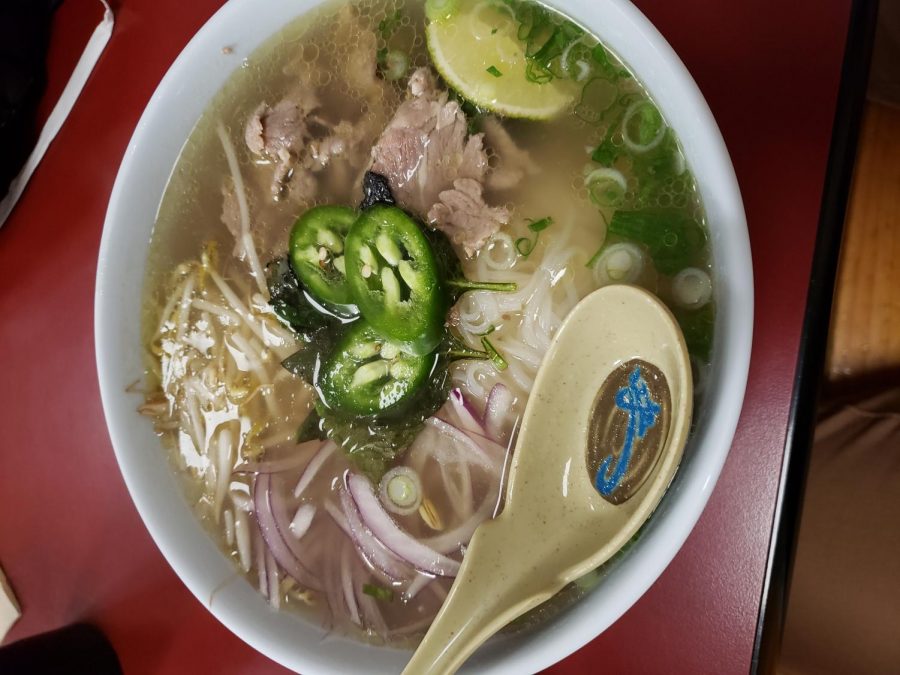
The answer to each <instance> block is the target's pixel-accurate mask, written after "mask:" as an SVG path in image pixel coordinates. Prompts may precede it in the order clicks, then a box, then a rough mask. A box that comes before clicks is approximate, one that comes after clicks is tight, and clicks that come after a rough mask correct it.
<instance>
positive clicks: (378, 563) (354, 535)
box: [340, 489, 412, 581]
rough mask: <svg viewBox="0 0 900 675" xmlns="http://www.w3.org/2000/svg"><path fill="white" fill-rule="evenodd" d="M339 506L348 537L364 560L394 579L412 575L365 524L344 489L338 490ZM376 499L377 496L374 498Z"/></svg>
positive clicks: (397, 579)
mask: <svg viewBox="0 0 900 675" xmlns="http://www.w3.org/2000/svg"><path fill="white" fill-rule="evenodd" d="M340 497H341V506H342V507H343V509H344V516H345V517H346V519H347V526H348V528H349V529H350V538H351V539H353V543H354V544H356V548H357V549H358V550H359V552H360V553H361V554H362V556H363V558H364V559H365V561H366V562H367V563H368V564H369V565H371V566H372V567H375V568H377V569H379V570H381V571H382V572H383V573H384V574H386V575H387V576H388V578H390V579H393V580H394V581H402V580H403V579H408V578H409V577H411V576H412V570H411V569H410V568H409V566H408V565H407V564H406V563H405V562H403V560H401V559H400V558H398V557H397V556H396V555H394V554H393V553H392V552H391V551H389V550H388V549H387V548H386V547H385V546H384V545H383V544H382V543H381V542H379V541H378V539H376V538H375V536H374V535H373V534H372V531H371V530H370V529H369V528H368V527H367V526H366V524H365V522H364V521H363V517H362V514H361V513H360V511H359V508H358V507H357V504H356V502H355V501H354V500H353V498H352V497H351V496H350V493H349V492H347V490H346V489H341V490H340ZM375 499H376V501H377V497H376V498H375Z"/></svg>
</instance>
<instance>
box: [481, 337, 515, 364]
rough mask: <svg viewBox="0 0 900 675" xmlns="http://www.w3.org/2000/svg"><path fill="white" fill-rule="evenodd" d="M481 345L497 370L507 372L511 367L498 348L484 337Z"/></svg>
mask: <svg viewBox="0 0 900 675" xmlns="http://www.w3.org/2000/svg"><path fill="white" fill-rule="evenodd" d="M481 345H482V346H483V347H484V350H485V351H486V352H487V353H488V355H489V356H490V358H491V361H493V363H494V366H495V367H496V368H497V370H506V368H507V367H508V366H509V364H508V363H507V362H506V359H504V358H503V357H502V356H501V355H500V352H498V351H497V348H496V347H494V345H492V344H491V341H490V340H488V339H487V338H486V337H483V338H481Z"/></svg>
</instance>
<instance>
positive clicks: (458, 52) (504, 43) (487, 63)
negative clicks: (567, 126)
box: [426, 0, 574, 120]
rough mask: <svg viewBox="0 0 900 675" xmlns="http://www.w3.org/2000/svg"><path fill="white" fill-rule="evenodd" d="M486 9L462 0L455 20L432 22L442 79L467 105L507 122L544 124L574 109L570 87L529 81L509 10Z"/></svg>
mask: <svg viewBox="0 0 900 675" xmlns="http://www.w3.org/2000/svg"><path fill="white" fill-rule="evenodd" d="M485 5H486V3H484V2H478V1H477V0H459V4H458V6H457V7H456V8H455V9H456V11H454V12H453V14H452V15H450V16H444V17H442V18H441V20H438V21H429V23H428V26H427V27H426V37H427V40H428V51H429V53H430V54H431V60H432V62H433V63H434V66H435V68H436V69H437V71H438V72H439V73H440V75H441V77H443V78H444V80H445V81H446V82H447V83H448V84H449V85H450V86H451V87H452V88H453V89H455V90H456V91H457V92H458V93H459V94H460V95H461V96H462V97H463V98H465V99H466V100H468V101H471V102H472V103H474V104H475V105H477V106H478V107H480V108H484V109H486V110H489V111H491V112H494V113H497V114H499V115H503V116H506V117H517V118H523V119H532V120H546V119H550V118H552V117H554V116H556V115H558V114H559V113H560V112H562V111H563V110H564V109H566V108H567V107H569V106H571V105H572V104H573V100H574V92H573V90H572V88H571V86H569V83H567V82H565V81H560V80H554V81H552V82H548V83H544V84H541V83H537V82H533V81H529V79H528V78H527V76H526V67H527V65H528V59H527V58H526V55H525V44H524V43H523V42H521V41H520V40H519V39H518V38H517V37H516V34H517V27H518V22H517V20H516V19H515V17H514V16H512V13H511V12H509V11H504V9H505V6H502V5H501V6H498V7H496V8H494V7H491V6H490V5H489V6H488V8H487V9H486V8H485ZM476 9H477V10H478V11H475V10H476ZM497 72H499V73H502V77H500V76H497V75H496V73H497Z"/></svg>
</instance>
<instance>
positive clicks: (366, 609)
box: [357, 592, 388, 637]
mask: <svg viewBox="0 0 900 675" xmlns="http://www.w3.org/2000/svg"><path fill="white" fill-rule="evenodd" d="M357 597H358V599H359V607H360V609H361V610H362V613H363V615H364V616H365V617H366V627H367V628H369V629H370V630H373V631H375V633H376V634H377V635H380V636H381V637H387V632H388V628H387V624H386V623H385V622H384V617H383V616H382V615H381V610H380V609H378V602H376V600H375V598H373V597H372V596H371V595H366V594H365V593H362V592H360V594H359V595H358V596H357Z"/></svg>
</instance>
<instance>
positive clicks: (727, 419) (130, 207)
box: [94, 0, 753, 675]
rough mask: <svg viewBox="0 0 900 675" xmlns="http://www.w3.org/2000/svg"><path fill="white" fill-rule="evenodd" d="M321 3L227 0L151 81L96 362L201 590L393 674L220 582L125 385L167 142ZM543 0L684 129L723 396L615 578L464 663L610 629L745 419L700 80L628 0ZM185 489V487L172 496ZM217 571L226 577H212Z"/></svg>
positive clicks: (740, 232)
mask: <svg viewBox="0 0 900 675" xmlns="http://www.w3.org/2000/svg"><path fill="white" fill-rule="evenodd" d="M320 4H322V0H297V1H296V2H294V3H292V4H291V6H290V7H287V6H285V5H284V4H280V3H279V4H275V3H274V1H273V0H231V1H230V2H227V3H226V4H225V5H223V6H222V7H221V8H220V9H219V10H218V11H217V12H216V13H215V14H214V15H213V16H212V17H211V18H210V19H209V20H208V21H207V22H206V23H205V24H204V25H203V27H202V28H201V29H200V30H199V31H198V32H197V33H196V34H195V35H194V37H193V38H192V39H191V40H190V42H189V43H188V44H187V45H186V46H185V48H184V49H183V50H182V52H181V53H180V54H179V56H178V57H177V59H176V60H175V61H174V62H173V64H172V66H171V67H170V68H169V70H168V71H167V73H166V75H165V76H164V77H163V79H162V80H161V82H160V84H159V85H158V87H157V88H156V90H155V92H154V94H153V96H152V97H151V99H150V101H149V102H148V104H147V106H146V108H145V109H144V112H143V114H142V116H141V118H140V121H139V122H138V124H137V126H136V127H135V131H134V134H133V135H132V138H131V140H130V141H129V143H128V146H127V149H126V151H125V154H124V157H123V160H122V163H121V166H120V168H119V172H118V174H117V177H116V181H115V184H114V186H113V190H112V193H111V196H110V201H109V207H108V210H107V215H106V219H105V222H104V226H103V235H102V239H101V244H100V251H99V259H98V267H97V277H96V287H95V321H94V329H95V331H94V332H95V351H96V361H97V372H98V378H99V381H100V391H101V398H102V403H103V410H104V415H105V417H106V420H107V426H108V429H109V433H110V437H111V440H112V444H113V447H114V450H115V454H116V459H117V461H118V464H119V467H120V470H121V471H122V475H123V478H124V480H125V483H126V486H127V488H128V491H129V493H130V495H131V498H132V500H133V502H134V504H135V507H136V508H137V510H138V512H139V514H140V516H141V518H142V520H143V521H144V523H145V525H146V527H147V529H148V530H149V532H150V534H151V537H152V538H153V539H154V541H155V543H156V544H157V546H158V547H159V549H160V551H161V552H162V554H163V556H164V557H165V558H166V560H167V561H168V563H169V564H170V565H171V566H172V568H173V569H174V570H175V572H176V574H177V575H178V576H179V578H181V579H182V581H183V582H184V583H185V585H187V586H188V588H189V589H190V590H191V592H192V593H193V594H194V595H195V596H196V597H197V599H198V600H200V601H201V602H202V603H203V604H204V605H205V606H206V607H207V608H208V609H209V610H210V611H211V612H212V614H213V615H214V616H216V618H217V619H219V621H221V622H222V623H223V624H224V625H225V626H226V627H227V628H229V629H230V630H231V631H232V632H234V633H235V634H236V635H238V637H240V638H241V639H243V640H244V641H245V642H247V643H248V644H250V645H251V646H253V647H254V648H255V649H257V650H258V651H260V652H262V653H263V654H265V655H267V656H269V657H270V658H272V659H274V660H275V661H277V662H279V663H281V664H282V665H284V666H286V667H289V668H292V669H295V670H300V671H302V672H304V673H307V674H308V675H312V674H313V673H330V672H334V671H335V669H336V668H348V667H354V666H357V667H365V668H366V670H367V672H382V671H383V672H392V671H393V672H396V670H397V669H398V667H399V666H402V664H403V663H404V661H405V659H406V658H407V655H408V652H405V651H403V650H397V649H393V648H385V647H378V648H376V647H370V646H366V645H362V644H361V643H358V642H355V641H349V640H346V639H341V638H337V639H333V640H327V641H325V642H322V637H323V633H322V631H321V629H316V628H315V627H313V626H312V625H311V624H310V623H308V622H307V621H304V620H301V619H298V618H297V617H292V616H287V617H286V615H285V613H275V612H271V611H269V610H268V606H267V605H266V604H265V601H264V600H263V599H262V598H261V596H259V595H258V594H257V593H256V591H255V590H254V589H252V588H251V587H250V585H249V584H247V583H244V584H228V583H225V580H226V575H230V576H232V577H233V576H234V574H233V568H232V567H231V564H230V563H229V562H228V560H227V559H226V557H225V556H224V555H222V554H221V553H220V552H219V550H218V548H216V547H215V545H214V544H213V542H212V540H211V539H210V537H208V536H200V537H198V534H199V533H204V530H203V528H202V526H201V525H200V523H199V521H198V520H197V519H196V518H195V517H194V516H193V514H191V513H190V509H189V505H188V504H187V502H186V499H185V497H184V494H183V493H182V491H181V485H180V481H179V480H178V479H177V477H176V476H175V472H174V471H172V470H171V468H170V466H169V461H168V458H167V457H166V456H165V453H163V452H158V453H155V456H147V453H143V454H142V453H141V449H142V448H145V447H146V445H147V442H148V438H149V437H150V436H152V430H149V428H148V427H149V424H148V423H147V424H143V426H142V424H141V422H140V420H139V419H138V415H137V413H136V412H135V410H134V408H135V407H136V401H135V399H133V398H129V396H128V395H127V394H126V392H125V387H126V386H127V384H128V382H130V381H133V379H134V378H133V377H131V376H133V375H134V368H133V366H134V364H135V363H136V362H137V363H138V364H140V354H139V352H140V349H139V338H138V339H137V340H133V338H135V327H134V325H133V324H134V318H135V316H134V298H135V297H136V296H135V293H138V294H139V295H138V296H137V297H142V296H141V295H140V293H142V289H143V281H144V270H145V264H146V250H147V248H146V247H147V244H148V243H149V229H148V219H149V227H150V228H152V224H153V222H154V221H155V217H156V212H157V208H158V206H159V202H160V200H161V197H162V190H164V188H165V185H166V183H167V182H168V177H169V174H170V172H171V170H172V168H173V166H174V160H172V157H173V153H174V157H177V154H178V153H179V152H180V149H181V147H182V146H183V144H184V142H185V141H186V139H187V135H186V134H182V132H183V130H184V129H185V128H192V127H193V125H194V123H195V122H196V120H197V118H199V115H200V112H202V111H203V110H204V109H205V108H206V106H207V105H208V103H209V99H210V98H211V96H212V94H214V93H215V92H216V91H218V90H219V88H220V86H221V84H222V83H224V80H225V79H227V77H228V76H229V75H230V74H231V73H232V72H233V71H234V70H235V69H236V68H237V67H240V63H241V60H242V59H243V58H245V57H246V56H247V55H248V54H250V53H252V51H253V50H254V49H255V48H256V47H257V46H259V44H260V43H261V42H263V41H265V39H267V38H268V37H269V36H270V35H271V34H274V33H275V32H277V30H278V29H279V27H280V26H283V25H284V24H286V23H288V22H289V21H291V20H292V19H293V18H295V17H297V16H300V15H302V14H304V13H306V11H308V10H309V9H310V8H312V7H314V6H318V5H320ZM545 4H547V5H549V6H551V7H554V8H556V9H559V10H561V11H562V12H564V13H565V14H567V15H568V16H570V17H572V18H573V19H575V20H576V21H578V22H579V23H581V24H582V25H584V26H586V27H587V28H589V29H590V30H591V32H593V33H594V34H596V35H598V36H599V37H600V38H601V40H602V41H603V43H604V44H605V45H607V46H609V47H611V48H612V50H613V51H614V52H616V53H617V54H619V55H620V56H621V57H622V58H623V60H624V62H625V63H626V64H627V65H628V66H629V68H632V69H633V70H634V72H635V74H636V75H637V76H638V79H639V80H641V82H642V83H643V84H644V85H645V86H646V88H647V89H648V90H649V91H650V93H651V96H652V97H653V98H654V100H655V101H656V102H657V103H658V104H659V108H660V110H661V111H662V112H663V114H664V116H665V117H666V118H667V119H669V121H670V122H671V124H672V126H673V128H675V129H676V131H677V133H678V137H679V140H680V142H681V144H682V147H683V149H684V152H685V155H686V158H687V160H688V165H689V166H690V167H691V169H692V170H693V172H694V175H695V176H696V178H697V183H698V187H699V189H700V192H701V196H702V199H703V201H704V206H705V208H706V213H707V219H708V221H709V223H710V234H711V242H712V246H713V251H714V269H715V275H716V302H717V306H718V307H719V308H720V309H719V312H718V316H717V319H716V334H715V345H714V352H713V354H714V355H713V367H712V368H711V369H710V377H709V383H708V385H707V386H708V388H709V389H710V391H712V392H713V393H714V394H716V395H715V396H714V397H712V400H711V401H709V402H708V403H707V404H706V405H705V409H704V410H703V411H702V412H701V415H700V418H701V421H700V423H699V424H698V429H699V432H698V434H697V435H696V436H695V437H694V438H693V439H692V442H691V448H690V454H691V456H690V459H689V460H687V461H686V462H685V464H684V466H682V467H681V468H680V469H679V473H678V476H677V479H676V481H675V482H674V483H673V485H672V486H671V487H670V489H669V491H668V493H667V494H666V497H665V498H664V501H663V502H662V503H661V505H660V507H659V508H658V510H657V513H656V514H655V515H654V517H653V519H652V520H651V521H650V522H649V523H648V524H647V526H646V528H645V531H644V532H643V534H642V536H641V538H640V540H639V541H638V542H637V543H636V544H635V545H634V546H633V547H631V548H630V549H629V551H628V552H627V553H626V554H624V555H623V556H620V557H619V558H618V559H617V560H616V561H614V562H613V563H612V564H611V565H610V567H609V571H608V573H607V575H606V583H604V584H603V585H601V586H600V587H599V588H597V589H595V590H594V591H592V592H591V594H590V595H589V596H588V597H586V598H584V599H582V600H581V601H580V602H579V603H577V604H576V605H574V606H573V607H571V608H569V609H568V610H567V611H566V612H563V613H562V614H561V615H559V616H557V617H555V618H553V619H551V620H550V621H548V622H547V623H545V624H544V625H542V626H541V627H539V628H538V629H536V630H534V631H531V632H529V634H528V636H527V639H521V638H520V637H516V636H512V637H504V638H502V639H500V640H496V641H494V642H493V643H492V644H488V645H486V646H485V647H484V648H483V649H482V650H479V652H478V653H477V654H476V656H475V657H473V659H472V661H471V662H470V664H469V665H468V666H467V667H466V668H465V669H464V670H465V671H466V672H468V671H470V670H471V671H472V672H480V673H491V674H499V673H522V672H526V671H527V672H534V671H537V670H541V669H543V668H546V667H548V666H550V665H552V664H553V663H555V662H557V661H559V660H560V659H562V658H564V657H565V656H567V655H569V654H571V653H573V652H574V651H576V650H577V649H579V648H580V647H582V646H583V645H584V644H586V643H587V642H589V641H590V640H592V639H593V638H594V637H596V636H597V635H599V634H600V633H601V632H603V631H604V630H605V629H606V628H607V627H608V626H609V625H611V624H612V623H613V622H614V621H615V620H617V619H618V618H619V617H620V616H621V615H622V614H624V613H625V611H627V610H628V608H630V607H631V605H633V604H634V603H635V602H636V601H637V600H638V598H640V596H641V595H643V593H644V592H646V590H647V589H648V588H649V587H650V585H651V584H652V583H653V582H654V581H655V580H656V579H657V578H658V577H659V575H660V574H662V572H663V570H664V569H665V568H666V566H667V565H668V564H669V562H670V561H671V560H672V559H673V558H674V556H675V554H676V553H677V552H678V550H680V548H681V546H682V544H683V543H684V541H685V540H686V539H687V536H688V534H689V533H690V531H691V530H692V529H693V527H694V524H695V523H696V522H697V520H698V518H699V516H700V514H701V513H702V511H703V509H704V507H705V505H706V503H707V501H708V499H709V496H710V494H711V492H712V489H713V487H714V485H715V483H716V481H717V478H718V476H719V474H720V472H721V469H722V466H723V464H724V462H725V459H726V457H727V455H728V451H729V448H730V446H731V442H732V439H733V436H734V432H735V429H736V426H737V421H738V417H739V414H740V410H741V406H742V402H743V396H744V390H745V387H746V381H747V374H748V370H749V362H750V347H751V342H752V328H753V279H752V263H751V259H750V245H749V237H748V234H747V225H746V217H745V215H744V209H743V203H742V200H741V196H740V191H739V188H738V184H737V179H736V177H735V174H734V169H733V166H732V163H731V160H730V158H729V155H728V151H727V148H726V147H725V143H724V140H723V139H722V136H721V133H720V131H719V129H718V126H717V125H716V123H715V121H714V119H713V116H712V113H711V111H710V109H709V107H708V105H707V103H706V101H705V100H704V98H703V96H702V94H701V93H700V90H699V88H698V87H697V85H696V83H695V82H694V80H693V79H692V78H691V76H690V75H689V73H688V71H687V69H686V68H685V66H684V64H683V63H682V62H681V60H680V59H679V58H678V56H677V55H676V54H675V52H674V51H673V50H672V48H671V47H670V46H669V44H668V43H667V42H666V41H665V39H664V38H663V37H662V35H660V33H659V32H658V31H657V30H656V28H655V27H654V26H653V25H652V24H651V23H650V21H649V20H648V19H647V18H646V17H644V15H643V14H642V13H641V12H640V11H639V10H638V9H637V8H636V7H634V6H633V5H632V4H631V3H630V2H628V1H627V0H602V2H596V1H595V0H549V1H547V2H545ZM264 6H265V7H266V8H267V12H268V13H266V14H264V15H263V16H264V19H262V20H259V19H258V17H259V16H260V14H259V13H258V9H259V8H260V7H264ZM273 15H274V16H273ZM254 22H255V23H254ZM273 26H274V28H273ZM232 36H233V37H236V38H244V39H239V40H236V45H235V47H234V48H233V51H232V52H231V53H230V54H225V53H223V50H222V49H221V48H222V46H223V45H226V44H229V37H232ZM174 99H180V102H183V101H185V100H187V101H188V103H187V105H185V106H184V108H183V109H184V110H187V111H188V112H189V113H190V114H181V115H178V116H177V117H178V119H177V120H175V119H174V117H175V116H174V115H173V113H170V112H169V110H167V106H168V105H169V104H170V103H171V101H172V100H174ZM198 111H199V112H198ZM194 112H196V114H194ZM157 135H158V136H157ZM148 158H149V159H148ZM148 176H149V177H150V180H149V181H148V180H147V177H148ZM148 183H149V184H150V185H151V187H150V188H149V189H148V187H147V186H148ZM160 185H162V189H159V186H160ZM136 214H137V216H136ZM135 243H137V244H138V246H136V247H135V246H134V244H135ZM134 249H137V250H134ZM726 270H727V273H726V272H725V271H726ZM139 305H140V303H138V307H139ZM129 310H131V312H132V313H131V315H130V319H129ZM138 313H139V312H138ZM129 340H133V342H129ZM129 368H131V370H129ZM129 377H131V379H128V378H129ZM153 440H154V442H155V443H156V447H157V448H159V445H158V441H156V439H155V437H154V439H153ZM138 441H140V442H138ZM176 491H177V493H178V495H180V499H179V498H177V497H175V498H174V499H173V495H174V494H175V492H176ZM186 513H188V514H189V515H190V517H189V518H184V515H185V514H186ZM626 561H627V565H626V564H623V563H624V562H626ZM229 570H231V571H229ZM221 584H225V585H224V588H222V589H221V591H217V590H216V586H218V585H221ZM215 593H219V595H218V596H216V595H215ZM214 597H215V601H214ZM267 614H268V615H269V616H267ZM295 631H299V632H297V633H295Z"/></svg>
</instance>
